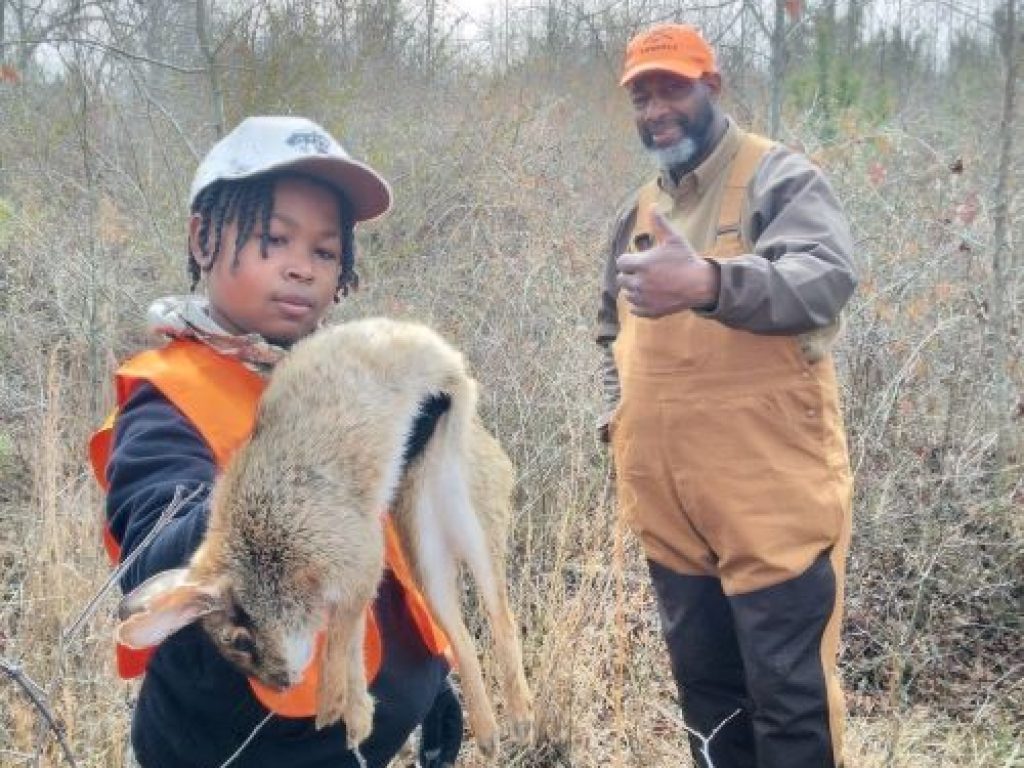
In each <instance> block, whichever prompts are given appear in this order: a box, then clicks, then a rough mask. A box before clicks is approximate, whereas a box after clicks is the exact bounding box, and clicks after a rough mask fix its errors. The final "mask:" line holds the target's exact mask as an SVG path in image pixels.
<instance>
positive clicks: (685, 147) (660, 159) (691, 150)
mask: <svg viewBox="0 0 1024 768" xmlns="http://www.w3.org/2000/svg"><path fill="white" fill-rule="evenodd" d="M644 132H645V133H646V131H644ZM649 135H650V134H648V136H649ZM644 148H645V149H646V150H647V154H648V156H649V157H650V158H651V159H652V160H654V164H655V165H657V166H658V169H659V170H662V171H670V170H672V169H673V168H683V167H686V166H687V165H689V163H690V161H691V160H693V157H694V155H696V154H697V142H696V141H694V140H693V138H692V137H690V136H683V138H681V139H680V140H679V141H677V142H676V143H675V144H669V145H668V146H667V147H656V146H654V142H651V143H650V144H648V143H647V141H646V140H645V141H644Z"/></svg>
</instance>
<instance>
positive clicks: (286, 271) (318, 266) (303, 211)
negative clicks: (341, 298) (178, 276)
mask: <svg viewBox="0 0 1024 768" xmlns="http://www.w3.org/2000/svg"><path fill="white" fill-rule="evenodd" d="M340 223H341V217H340V211H339V210H338V201H337V198H336V197H335V196H334V194H332V192H331V191H330V190H329V189H327V188H325V187H323V186H320V185H319V184H316V183H315V182H312V181H308V180H306V179H302V178H296V177H284V178H282V179H280V180H278V182H277V183H276V184H275V187H274V208H273V213H272V215H271V217H270V231H269V233H268V235H269V237H268V241H267V257H266V258H263V255H262V253H261V252H260V236H261V235H262V234H263V232H262V225H261V224H260V223H259V222H257V223H256V225H255V226H254V228H253V232H252V236H251V237H250V238H249V240H248V241H247V242H246V243H245V244H244V245H243V246H242V249H241V251H239V253H238V260H237V263H236V262H235V259H234V258H233V256H234V243H235V233H236V231H237V222H234V221H232V222H230V223H225V225H224V233H223V237H222V238H221V245H220V252H219V253H217V254H211V256H204V255H203V254H202V253H200V249H199V248H198V246H197V245H196V243H198V231H199V225H200V221H199V217H198V216H193V217H192V219H191V221H190V225H189V226H190V230H189V235H190V242H191V243H192V252H193V254H195V258H196V261H197V262H198V263H199V266H200V267H202V269H203V271H204V272H205V273H206V276H207V296H208V297H209V300H210V314H211V315H212V316H213V319H214V320H216V321H217V323H218V324H219V325H220V326H221V327H222V328H224V330H226V331H228V332H230V333H233V334H243V333H258V334H260V335H261V336H263V337H264V338H265V339H267V340H268V341H271V342H273V343H277V344H285V345H287V344H291V343H292V342H295V341H298V340H299V339H301V338H302V337H304V336H307V335H308V334H310V333H312V332H313V331H314V330H315V329H316V327H317V324H318V323H319V322H320V319H321V318H322V317H323V316H324V314H325V313H326V312H327V310H328V309H329V308H330V306H331V304H332V303H333V301H334V295H335V292H336V291H337V288H338V277H339V276H340V274H341V230H340V228H339V227H340ZM211 264H212V265H211Z"/></svg>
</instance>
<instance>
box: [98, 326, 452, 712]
mask: <svg viewBox="0 0 1024 768" xmlns="http://www.w3.org/2000/svg"><path fill="white" fill-rule="evenodd" d="M143 382H148V383H150V384H152V385H153V386H155V387H156V388H157V389H158V390H160V393H161V394H162V395H163V396H164V397H166V398H167V399H168V400H170V401H171V403H173V404H174V406H175V407H176V408H177V409H178V410H179V411H181V412H182V414H184V416H185V418H186V419H188V420H189V421H190V422H191V423H192V425H193V426H194V427H195V428H196V429H198V430H199V433H200V434H201V435H202V437H203V439H204V440H205V441H206V443H207V445H208V446H209V448H210V451H211V452H212V453H213V458H214V461H215V463H216V465H217V468H218V470H223V469H224V467H225V465H226V464H227V462H228V460H229V459H230V458H231V456H232V455H233V454H234V452H235V450H236V449H237V448H238V447H239V446H240V445H241V444H242V443H243V442H244V441H245V440H246V439H247V438H248V436H249V435H250V433H251V432H252V429H253V425H254V423H255V419H256V407H257V405H258V403H259V399H260V395H261V394H262V393H263V389H264V387H265V386H266V381H265V380H264V379H263V378H262V377H260V376H259V375H257V374H256V373H254V372H252V371H250V370H249V369H248V368H246V367H245V366H244V365H243V364H241V363H240V362H239V361H238V360H236V359H234V358H230V357H226V356H224V355H221V354H218V353H217V352H215V351H214V350H213V349H211V348H210V347H208V346H206V345H205V344H202V343H199V342H196V341H189V340H175V341H171V342H170V343H169V344H168V345H167V346H165V347H163V348H162V349H156V350H150V351H148V352H143V353H142V354H140V355H137V356H136V357H133V358H132V359H130V360H129V361H128V362H126V363H125V364H124V365H122V366H121V367H120V368H119V369H118V370H117V372H116V374H115V378H114V384H115V388H116V397H117V406H118V408H120V407H123V406H124V404H125V403H126V402H128V398H129V397H131V395H132V393H133V392H134V391H135V389H136V387H138V386H139V384H141V383H143ZM116 416H117V409H115V410H114V411H113V412H112V413H111V414H110V416H109V417H108V418H107V420H106V422H105V423H104V424H103V426H102V427H100V429H99V430H97V431H96V433H95V434H93V436H92V439H91V440H90V441H89V458H90V460H91V462H92V468H93V472H94V474H95V476H96V480H97V481H98V482H99V484H100V486H101V487H102V488H103V489H104V490H107V488H108V483H107V463H108V461H109V460H110V452H111V442H112V440H113V431H114V420H115V418H116ZM383 524H384V541H385V553H384V560H385V564H386V565H387V567H388V568H390V569H391V571H392V573H394V575H395V578H396V579H397V580H398V583H399V584H400V585H401V586H402V589H403V592H404V594H405V601H406V606H407V608H408V610H409V614H410V615H411V616H412V619H413V622H414V623H415V624H416V628H417V630H418V631H419V633H420V636H421V638H422V640H423V643H424V645H425V646H426V647H427V648H428V649H429V650H430V651H431V652H432V653H434V654H447V653H448V639H447V638H446V637H445V635H444V633H443V632H442V631H441V629H440V628H439V627H438V626H437V625H436V624H435V623H434V621H433V619H432V618H431V616H430V612H429V611H428V610H427V606H426V603H425V601H424V600H423V596H422V595H421V594H420V593H419V590H418V589H417V588H416V586H415V583H414V582H413V580H412V573H411V571H410V569H409V565H408V563H407V562H406V559H405V556H404V555H403V553H402V548H401V544H400V542H399V538H398V532H397V530H396V529H395V526H394V523H393V522H392V520H391V518H390V516H389V515H384V516H383ZM103 544H104V546H105V548H106V550H107V555H108V556H109V557H110V561H111V563H113V564H116V563H118V562H119V561H120V555H121V546H120V543H119V542H118V541H117V540H116V539H115V538H114V536H113V534H112V533H111V531H110V528H109V526H105V527H104V531H103ZM323 637H324V633H323V632H320V633H319V634H318V636H317V645H316V652H315V654H314V656H313V660H312V661H311V662H310V664H309V666H308V667H307V668H306V670H305V674H304V677H303V680H302V682H300V683H298V684H297V685H294V686H292V687H290V688H287V689H285V690H283V691H275V690H273V689H271V688H267V687H266V686H263V685H261V684H260V683H259V682H258V681H256V680H253V679H252V678H250V679H249V685H250V687H251V688H252V689H253V692H254V693H255V694H256V697H257V698H258V699H259V700H260V702H261V703H262V704H263V705H264V706H265V707H267V708H268V709H270V710H272V711H273V712H275V713H277V714H279V715H283V716H285V717H311V716H312V715H314V714H316V688H317V678H318V671H319V662H320V657H321V654H322V652H323ZM364 648H365V661H366V678H367V680H373V679H374V678H375V677H376V675H377V672H378V671H379V670H380V665H381V659H382V655H383V652H382V648H381V638H380V630H379V629H378V627H377V621H376V618H375V616H374V613H373V610H372V609H368V610H367V612H366V639H365V645H364ZM116 650H117V671H118V675H119V676H120V677H122V678H124V679H128V678H132V677H138V676H139V675H141V674H143V673H144V672H145V671H146V665H147V664H148V663H149V659H150V657H151V656H152V655H153V652H154V650H155V649H153V648H145V649H134V648H128V647H126V646H122V645H120V644H118V645H117V649H116Z"/></svg>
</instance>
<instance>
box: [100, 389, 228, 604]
mask: <svg viewBox="0 0 1024 768" xmlns="http://www.w3.org/2000/svg"><path fill="white" fill-rule="evenodd" d="M215 474H216V464H215V463H214V460H213V454H212V453H211V451H210V449H209V447H208V446H207V445H206V442H205V441H204V440H203V439H202V437H201V436H200V435H199V432H198V431H197V430H196V429H195V428H194V427H193V426H192V425H191V424H190V423H189V422H188V421H187V420H186V419H185V417H184V416H183V415H182V414H181V412H180V411H178V410H177V409H176V408H175V407H174V406H173V405H171V403H170V402H169V401H168V400H167V399H166V398H164V396H163V395H162V394H160V392H159V390H157V389H156V388H155V387H153V386H152V385H150V384H143V385H141V386H140V387H139V388H138V389H137V390H136V392H135V393H134V394H133V395H132V397H131V398H130V399H129V400H128V402H127V403H126V404H125V406H124V408H122V409H121V411H120V413H119V414H118V417H117V422H116V423H115V425H114V447H113V451H112V452H111V456H110V462H109V464H108V466H107V478H108V479H109V481H110V490H109V492H108V494H107V501H106V514H107V524H108V525H109V526H110V530H111V533H113V535H114V538H115V539H117V540H118V541H119V542H120V543H121V558H122V559H124V558H125V557H126V556H127V555H128V554H129V553H130V552H132V551H133V550H134V549H135V548H136V547H137V546H138V545H139V544H140V543H141V542H142V540H143V539H145V537H146V535H147V534H148V533H149V531H150V530H151V529H152V528H153V526H154V525H155V524H156V522H157V520H158V519H159V518H160V515H161V513H162V512H163V511H164V509H166V508H167V506H168V505H170V504H171V502H172V500H173V499H174V497H175V493H176V491H177V492H178V493H179V495H180V496H182V497H184V496H188V495H189V494H191V493H192V492H193V491H196V489H199V490H198V493H196V495H195V496H194V497H193V498H192V499H190V500H189V502H188V503H187V504H184V505H182V507H181V508H180V509H179V510H178V512H177V513H176V514H175V517H174V519H173V520H171V522H170V523H169V524H168V525H167V526H166V527H165V528H164V529H163V530H162V531H161V532H160V533H159V534H158V535H157V537H156V539H155V540H154V541H153V542H151V543H150V545H149V546H148V547H147V548H146V551H145V552H143V553H142V555H141V556H140V557H139V558H138V559H137V560H136V561H135V562H134V563H133V564H132V566H131V567H130V568H129V569H128V570H127V571H126V572H125V574H124V576H122V577H121V588H122V590H123V591H124V592H126V593H127V592H129V591H131V590H132V589H134V588H135V587H136V586H137V585H138V584H140V583H142V582H143V581H145V580H146V579H147V578H149V577H150V576H152V575H153V574H155V573H159V572H160V571H164V570H167V569H169V568H177V567H180V566H183V565H185V564H186V563H187V562H188V560H189V558H190V557H191V555H192V553H193V552H194V551H195V550H196V548H197V547H198V546H199V543H200V542H201V541H202V538H203V535H204V534H205V532H206V524H207V518H208V515H209V495H210V488H211V485H212V483H213V479H214V476H215ZM178 489H180V491H179V490H178Z"/></svg>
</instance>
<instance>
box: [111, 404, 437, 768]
mask: <svg viewBox="0 0 1024 768" xmlns="http://www.w3.org/2000/svg"><path fill="white" fill-rule="evenodd" d="M215 472H216V466H215V464H214V460H213V455H212V453H211V452H210V450H209V448H208V447H207V445H206V443H205V441H204V440H203V439H202V437H201V436H200V434H199V432H198V431H197V430H196V429H195V427H193V426H192V424H191V423H190V422H189V421H188V420H186V418H185V417H184V416H183V415H182V413H181V412H180V411H178V410H177V409H176V408H175V407H174V406H173V405H172V404H171V403H170V402H169V401H168V400H167V399H165V398H164V397H163V395H162V394H161V393H160V392H159V391H158V390H157V389H156V388H155V387H153V386H152V385H149V384H143V385H141V386H140V387H139V388H138V390H137V391H136V392H135V393H134V394H133V395H132V397H131V398H130V400H129V401H128V402H127V403H126V404H125V407H124V408H123V409H122V410H121V412H120V413H119V415H118V418H117V423H116V425H115V431H114V445H113V451H112V453H111V457H110V462H109V465H108V467H107V476H108V478H109V481H110V490H109V493H108V496H107V507H106V508H107V519H108V524H109V526H110V530H111V532H112V533H113V535H114V538H115V539H117V540H118V541H119V542H120V544H121V554H122V557H124V556H127V555H128V554H129V553H130V552H131V551H132V550H133V549H134V548H135V547H136V546H138V544H139V543H140V542H141V541H142V540H143V538H145V536H146V534H147V532H148V531H149V530H150V529H151V528H152V526H153V525H154V524H155V522H156V520H157V518H158V517H159V516H160V513H161V511H162V510H163V509H164V508H165V507H166V506H167V505H168V504H169V503H170V502H171V499H172V498H173V497H174V494H175V489H176V488H179V487H180V488H182V489H183V490H184V491H185V493H186V494H187V493H189V492H191V491H192V490H194V489H195V488H197V487H199V488H201V489H202V490H201V491H200V493H198V494H197V495H196V497H195V498H194V499H192V500H191V501H190V502H189V504H187V505H186V506H184V507H183V508H182V509H181V510H180V511H179V513H178V514H177V516H176V517H175V519H174V520H172V521H171V523H170V524H169V525H168V526H167V527H166V528H164V529H163V530H162V531H161V532H160V534H159V535H158V536H157V538H156V540H155V541H154V542H153V543H152V544H151V545H150V546H149V548H148V549H147V550H146V551H145V552H144V553H143V554H142V555H141V557H139V559H138V560H136V562H135V563H134V564H133V565H132V566H131V568H129V569H128V571H127V572H126V573H125V575H124V577H123V578H122V582H121V587H122V589H123V590H124V591H125V592H127V591H129V590H131V589H133V588H134V587H135V586H137V585H138V584H140V583H141V582H142V581H144V580H145V579H146V578H148V577H149V576H152V575H153V574H155V573H159V572H160V571H163V570H166V569H168V568H176V567H179V566H182V565H184V564H186V563H187V561H188V559H189V557H190V556H191V554H192V552H193V551H195V549H196V548H197V547H198V546H199V543H200V542H201V540H202V538H203V534H204V533H205V531H206V524H207V517H208V514H209V506H208V495H209V489H210V486H211V484H212V482H213V480H214V475H215ZM374 612H375V614H376V618H377V621H378V624H379V627H380V631H381V638H382V642H383V650H384V657H383V662H382V665H381V669H380V672H379V674H378V675H377V678H376V679H375V680H374V681H373V684H372V685H371V686H370V692H371V694H372V695H373V696H374V699H375V700H376V702H377V705H376V710H375V715H374V729H373V733H372V735H371V736H370V738H369V739H368V740H367V741H366V742H364V743H363V745H362V746H361V748H360V751H361V753H362V755H363V757H364V758H365V759H366V761H367V764H368V765H369V766H385V765H387V763H388V761H389V760H390V759H391V758H392V757H393V756H394V755H395V753H396V752H397V751H398V750H399V749H400V748H401V746H402V744H403V743H404V742H405V740H406V738H407V737H408V735H409V734H410V733H411V732H412V730H413V729H414V728H415V727H416V726H417V725H418V724H419V723H420V722H421V721H422V720H423V719H424V717H425V716H426V715H427V713H428V711H429V710H430V709H431V706H432V705H433V704H434V702H435V700H437V699H438V697H439V694H444V696H443V697H441V698H446V699H448V700H450V692H449V688H448V683H447V672H448V665H447V662H446V661H445V660H444V659H443V658H440V657H436V656H432V655H431V654H430V652H429V651H428V650H427V648H426V647H425V646H424V645H423V642H422V641H421V639H420V636H419V633H418V631H417V629H416V627H415V625H414V624H413V621H412V617H411V616H410V615H409V614H408V611H407V608H406V605H405V600H404V598H403V595H402V589H401V587H400V586H399V585H398V582H397V581H396V580H395V578H394V577H393V576H392V575H391V572H390V571H386V575H385V578H384V580H383V581H382V582H381V586H380V590H379V592H378V595H377V599H376V601H375V603H374ZM266 715H267V710H266V709H264V708H263V706H262V705H261V704H260V703H259V701H258V700H257V699H256V697H255V696H254V695H253V693H252V692H251V690H250V688H249V684H248V681H247V680H246V678H245V676H244V675H242V674H241V673H240V672H238V671H237V670H236V669H235V668H234V667H232V666H231V665H230V664H229V663H228V662H227V661H225V660H224V659H223V657H221V655H220V654H219V653H218V652H217V651H216V649H215V648H214V646H213V644H212V643H211V642H210V641H209V640H208V639H207V638H206V635H205V634H204V633H203V631H202V630H201V629H200V628H199V627H198V626H191V627H187V628H185V629H183V630H181V631H180V632H178V633H177V634H175V635H174V636H172V637H170V638H168V639H167V640H166V641H165V642H164V643H163V644H162V645H161V646H160V647H159V649H158V650H157V652H156V654H155V655H154V656H153V658H152V659H151V660H150V663H149V667H148V669H147V672H146V675H145V677H144V679H143V683H142V689H141V691H140V694H139V701H138V704H137V706H136V708H135V714H134V717H133V719H132V745H133V747H134V749H135V752H136V756H137V758H138V760H139V762H140V763H141V764H142V765H143V766H144V768H178V767H179V766H181V767H184V766H196V767H197V768H217V766H219V765H221V764H222V763H223V762H224V761H225V760H226V759H227V758H228V757H229V756H230V755H231V754H232V753H234V752H235V750H236V749H238V747H239V746H241V745H242V743H243V742H244V741H245V739H246V738H247V737H248V736H249V734H250V733H251V732H252V731H253V729H254V728H255V727H256V725H257V724H258V723H259V722H260V721H262V720H263V719H264V718H265V717H266ZM456 749H457V745H456ZM232 765H233V766H238V767H239V768H257V767H262V766H267V767H268V768H269V767H270V766H274V768H277V767H278V766H283V765H288V766H295V767H296V768H319V767H321V766H322V767H323V768H327V767H328V766H330V768H349V766H351V767H352V768H356V766H358V762H357V760H356V758H355V756H354V755H353V754H351V753H350V752H348V751H347V750H346V749H345V732H344V726H343V725H341V724H338V725H334V726H332V727H329V728H325V729H323V730H320V731H317V730H316V728H315V727H314V725H313V720H312V718H303V719H289V718H284V717H280V716H275V717H273V718H271V719H270V721H269V722H267V723H266V724H265V725H264V726H263V728H262V729H261V730H260V731H259V733H258V735H257V736H256V737H255V738H254V739H253V741H252V742H251V743H250V744H249V745H248V746H246V747H245V749H244V750H243V751H242V753H241V754H240V755H239V757H238V758H237V760H236V761H235V762H234V763H232Z"/></svg>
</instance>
